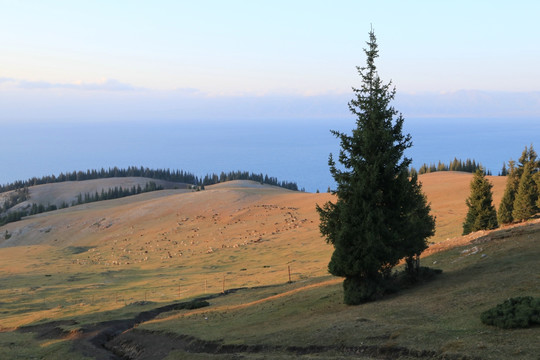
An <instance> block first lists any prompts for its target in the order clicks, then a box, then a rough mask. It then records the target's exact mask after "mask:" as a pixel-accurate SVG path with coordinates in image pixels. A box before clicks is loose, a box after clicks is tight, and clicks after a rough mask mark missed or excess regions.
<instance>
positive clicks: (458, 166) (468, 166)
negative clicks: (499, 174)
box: [418, 158, 490, 175]
mask: <svg viewBox="0 0 540 360" xmlns="http://www.w3.org/2000/svg"><path fill="white" fill-rule="evenodd" d="M479 168H482V165H481V164H480V163H477V162H476V161H475V160H471V159H467V160H465V161H463V160H458V159H457V158H454V160H453V161H451V162H449V163H448V164H445V163H443V162H441V161H439V162H438V163H437V165H435V164H429V165H428V164H422V166H420V169H419V170H418V174H420V175H422V174H427V173H432V172H436V171H463V172H470V173H474V172H476V170H478V169H479ZM488 173H489V171H488ZM488 175H490V174H488Z"/></svg>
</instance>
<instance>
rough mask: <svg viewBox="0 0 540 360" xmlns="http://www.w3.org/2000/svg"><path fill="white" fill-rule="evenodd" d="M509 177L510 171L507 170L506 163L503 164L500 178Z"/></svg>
mask: <svg viewBox="0 0 540 360" xmlns="http://www.w3.org/2000/svg"><path fill="white" fill-rule="evenodd" d="M506 175H508V170H506V163H503V166H502V169H501V173H500V176H506Z"/></svg>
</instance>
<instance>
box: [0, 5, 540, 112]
mask: <svg viewBox="0 0 540 360" xmlns="http://www.w3.org/2000/svg"><path fill="white" fill-rule="evenodd" d="M0 9H1V11H0V46H1V47H2V51H1V52H0V121H1V122H12V121H22V120H30V121H35V120H39V121H55V120H62V121H77V120H85V121H87V120H88V121H100V120H104V121H111V120H130V119H136V120H144V119H145V118H148V119H149V118H152V119H156V118H160V119H163V120H170V121H175V120H190V119H203V118H212V119H221V120H224V121H225V120H230V119H238V118H242V119H244V118H245V119H248V118H250V117H251V118H260V117H262V118H272V117H275V118H287V119H294V118H297V117H299V118H309V117H314V118H319V117H320V118H332V117H336V116H337V117H344V116H347V108H346V102H347V100H348V99H349V98H350V97H351V86H357V85H358V81H359V79H358V76H357V74H356V69H355V66H356V65H362V64H363V63H364V61H365V57H364V54H363V52H362V47H364V46H365V41H366V40H367V38H368V32H369V30H370V27H371V26H373V28H374V30H375V33H376V35H377V38H378V43H379V47H380V58H379V61H378V67H379V70H380V75H381V77H382V78H383V79H384V80H386V81H388V80H390V79H391V80H392V81H393V83H394V84H395V85H396V87H397V91H398V98H397V104H396V107H397V108H398V110H400V111H403V112H404V115H405V116H407V115H409V116H416V117H430V116H431V117H436V116H472V117H474V116H479V117H486V116H492V113H496V114H498V115H502V116H508V117H515V116H525V117H538V116H540V85H539V84H540V81H539V80H540V66H538V64H540V47H539V46H538V38H539V35H540V23H539V22H538V19H537V16H538V14H539V13H540V2H537V1H519V0H518V1H512V2H509V1H451V2H450V1H445V2H443V1H378V2H374V1H332V2H330V1H271V2H270V1H266V2H262V1H204V2H195V1H152V2H148V1H67V0H65V1H55V0H49V1H7V0H6V1H1V0H0ZM499 117H500V116H499Z"/></svg>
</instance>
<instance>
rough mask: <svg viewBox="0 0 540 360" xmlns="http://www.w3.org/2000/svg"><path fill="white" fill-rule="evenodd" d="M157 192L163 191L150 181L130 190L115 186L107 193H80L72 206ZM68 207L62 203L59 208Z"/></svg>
mask: <svg viewBox="0 0 540 360" xmlns="http://www.w3.org/2000/svg"><path fill="white" fill-rule="evenodd" d="M157 190H163V186H161V185H156V183H155V182H153V181H150V182H147V183H146V184H145V186H144V187H141V185H137V186H135V185H133V186H132V187H131V188H123V187H121V186H115V187H114V188H109V189H108V190H107V191H105V189H101V192H97V191H96V192H95V193H85V194H84V195H83V194H82V193H81V194H79V195H77V202H75V201H73V203H72V205H81V204H87V203H91V202H96V201H104V200H112V199H119V198H123V197H127V196H132V195H137V194H142V193H146V192H151V191H157ZM66 207H68V205H67V204H66V203H65V202H64V203H62V205H61V206H60V208H66Z"/></svg>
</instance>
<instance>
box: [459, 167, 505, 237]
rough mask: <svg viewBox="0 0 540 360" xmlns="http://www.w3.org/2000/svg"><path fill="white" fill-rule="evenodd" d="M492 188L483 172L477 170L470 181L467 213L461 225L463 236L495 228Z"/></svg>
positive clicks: (495, 216)
mask: <svg viewBox="0 0 540 360" xmlns="http://www.w3.org/2000/svg"><path fill="white" fill-rule="evenodd" d="M492 187H493V185H492V184H491V183H490V182H489V181H488V180H487V179H486V177H485V175H484V171H483V170H482V169H481V168H478V169H477V170H476V172H475V173H474V177H473V180H472V181H471V194H470V196H469V198H467V200H466V204H467V206H468V207H469V211H468V212H467V216H466V217H465V222H464V223H463V235H467V234H468V233H471V232H473V231H478V230H491V229H495V228H496V227H497V213H496V211H495V207H494V206H493V193H492V191H491V188H492Z"/></svg>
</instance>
